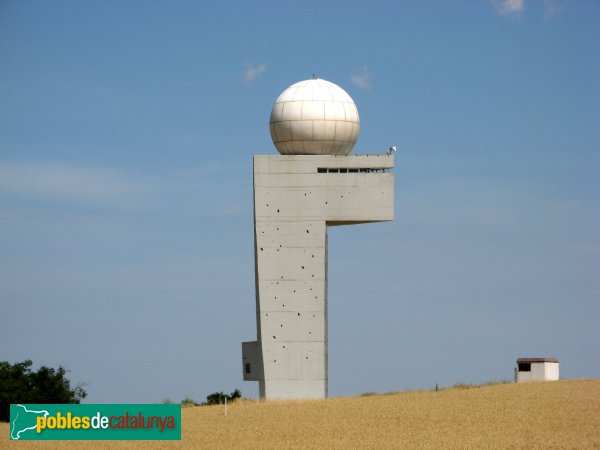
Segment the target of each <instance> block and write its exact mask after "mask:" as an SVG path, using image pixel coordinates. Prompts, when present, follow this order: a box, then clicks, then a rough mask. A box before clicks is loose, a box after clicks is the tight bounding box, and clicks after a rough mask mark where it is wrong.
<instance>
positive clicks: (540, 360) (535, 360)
mask: <svg viewBox="0 0 600 450" xmlns="http://www.w3.org/2000/svg"><path fill="white" fill-rule="evenodd" d="M544 362H551V363H557V362H558V358H519V359H517V364H519V363H544Z"/></svg>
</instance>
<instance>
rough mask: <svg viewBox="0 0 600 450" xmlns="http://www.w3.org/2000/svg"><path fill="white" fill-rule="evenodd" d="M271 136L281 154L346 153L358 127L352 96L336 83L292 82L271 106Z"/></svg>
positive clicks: (351, 146)
mask: <svg viewBox="0 0 600 450" xmlns="http://www.w3.org/2000/svg"><path fill="white" fill-rule="evenodd" d="M270 129H271V138H272V139H273V144H275V147H277V151H278V152H279V153H281V154H282V155H348V154H349V153H350V152H351V151H352V148H353V147H354V144H356V139H357V138H358V132H359V130H360V119H359V117H358V110H357V109H356V105H355V104H354V101H353V100H352V98H351V97H350V96H349V95H348V94H347V93H346V91H344V90H343V89H342V88H341V87H339V86H338V85H337V84H334V83H331V82H329V81H326V80H321V79H313V80H305V81H300V82H298V83H296V84H292V85H291V86H290V87H289V88H287V89H286V90H285V91H283V92H282V93H281V95H280V96H279V97H278V98H277V100H276V101H275V104H274V105H273V109H272V110H271V120H270Z"/></svg>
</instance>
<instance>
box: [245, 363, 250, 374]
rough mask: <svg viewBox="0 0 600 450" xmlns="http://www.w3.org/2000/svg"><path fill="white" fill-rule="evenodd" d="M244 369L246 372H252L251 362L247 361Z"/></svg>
mask: <svg viewBox="0 0 600 450" xmlns="http://www.w3.org/2000/svg"><path fill="white" fill-rule="evenodd" d="M244 370H245V371H246V373H250V372H251V370H250V363H246V364H245V365H244Z"/></svg>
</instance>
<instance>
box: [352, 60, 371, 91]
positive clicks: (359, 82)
mask: <svg viewBox="0 0 600 450" xmlns="http://www.w3.org/2000/svg"><path fill="white" fill-rule="evenodd" d="M371 78H373V76H372V75H371V72H369V69H368V68H367V66H362V67H361V68H360V69H358V70H357V71H356V72H355V73H354V74H353V75H352V76H351V77H350V79H351V80H352V82H353V83H354V84H355V85H356V86H358V87H359V88H361V89H365V90H370V89H371V88H372V86H371Z"/></svg>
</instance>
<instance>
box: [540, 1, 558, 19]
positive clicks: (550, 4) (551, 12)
mask: <svg viewBox="0 0 600 450" xmlns="http://www.w3.org/2000/svg"><path fill="white" fill-rule="evenodd" d="M542 2H543V3H544V19H545V20H550V19H552V18H553V17H554V16H555V15H556V14H557V13H558V10H559V7H558V4H557V3H556V2H555V1H554V0H542Z"/></svg>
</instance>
